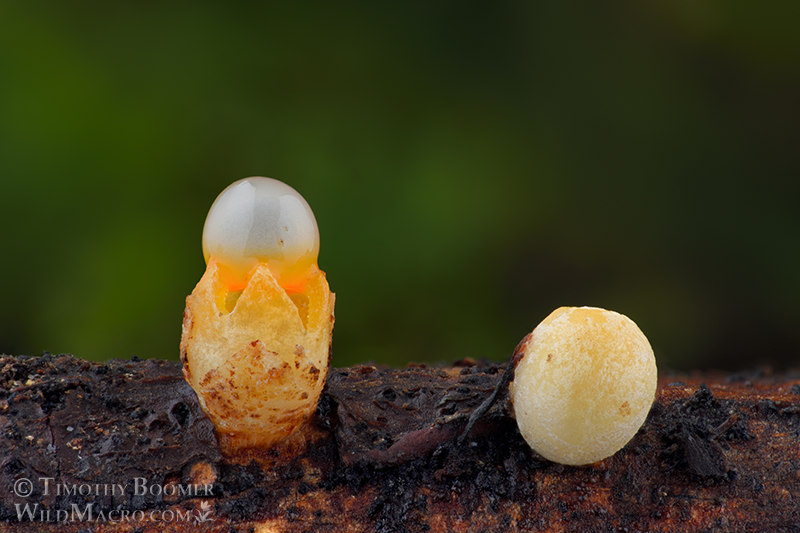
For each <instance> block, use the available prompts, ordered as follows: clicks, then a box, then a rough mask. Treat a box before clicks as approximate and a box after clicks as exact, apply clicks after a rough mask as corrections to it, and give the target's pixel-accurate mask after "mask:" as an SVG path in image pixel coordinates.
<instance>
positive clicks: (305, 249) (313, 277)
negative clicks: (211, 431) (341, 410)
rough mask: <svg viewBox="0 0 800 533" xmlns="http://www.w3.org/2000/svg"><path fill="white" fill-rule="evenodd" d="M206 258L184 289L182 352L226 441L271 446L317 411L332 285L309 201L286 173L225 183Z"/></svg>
mask: <svg viewBox="0 0 800 533" xmlns="http://www.w3.org/2000/svg"><path fill="white" fill-rule="evenodd" d="M203 252H204V255H205V258H206V262H207V268H206V271H205V273H204V274H203V277H202V278H201V279H200V281H199V282H198V284H197V286H196V287H195V288H194V290H193V291H192V294H191V295H189V296H188V297H187V298H186V310H185V312H184V319H183V335H182V337H181V360H182V361H183V373H184V376H185V377H186V380H187V381H188V382H189V384H190V385H191V386H192V388H193V389H194V390H195V392H196V393H197V397H198V399H199V401H200V405H201V406H202V408H203V410H204V411H205V412H206V414H207V415H208V417H209V418H210V419H211V421H212V422H213V423H214V426H215V427H216V430H217V436H218V438H219V440H220V445H221V447H222V448H223V451H226V452H228V453H232V452H235V451H237V450H240V449H244V448H254V447H269V446H271V445H273V444H275V443H276V442H278V441H279V440H281V439H283V438H284V437H286V436H288V435H290V434H291V433H293V432H294V431H295V430H296V429H297V428H299V427H300V426H301V425H302V424H303V423H304V422H305V421H306V420H307V419H308V418H309V417H310V416H311V414H312V413H313V412H314V410H315V409H316V405H317V400H318V399H319V395H320V392H321V391H322V387H323V385H324V382H325V376H326V374H327V370H328V362H329V357H330V346H331V335H332V331H333V306H334V294H333V293H331V291H330V288H329V287H328V282H327V280H326V277H325V273H324V272H323V271H322V270H320V269H319V267H318V266H317V254H318V252H319V233H318V231H317V223H316V220H315V219H314V214H313V213H312V211H311V208H310V207H309V206H308V204H307V203H306V201H305V200H304V199H303V197H302V196H300V194H299V193H298V192H297V191H295V190H294V189H293V188H291V187H289V186H288V185H286V184H284V183H281V182H280V181H277V180H274V179H270V178H262V177H252V178H246V179H243V180H239V181H237V182H235V183H233V184H232V185H230V186H229V187H228V188H226V189H225V190H224V191H223V192H222V193H221V194H220V195H219V197H217V199H216V201H215V202H214V204H213V205H212V207H211V210H210V211H209V213H208V217H207V219H206V223H205V227H204V228H203Z"/></svg>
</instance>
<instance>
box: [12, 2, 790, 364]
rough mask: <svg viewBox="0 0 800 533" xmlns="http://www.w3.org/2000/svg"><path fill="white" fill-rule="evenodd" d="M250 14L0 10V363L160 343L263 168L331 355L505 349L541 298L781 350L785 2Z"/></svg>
mask: <svg viewBox="0 0 800 533" xmlns="http://www.w3.org/2000/svg"><path fill="white" fill-rule="evenodd" d="M162 4H163V5H162ZM266 4H267V3H264V4H262V3H239V2H217V3H203V2H186V3H184V2H175V3H167V2H165V3H158V2H144V3H142V2H135V3H115V2H112V3H107V2H81V3H73V2H62V3H51V4H42V3H40V2H5V1H0V183H1V184H2V189H1V190H0V231H2V240H1V241H0V243H1V244H2V246H1V248H0V259H1V260H0V280H2V297H3V300H2V302H3V303H2V305H0V352H5V353H27V354H37V353H41V352H42V351H44V350H47V351H52V352H71V353H75V354H76V355H79V356H82V357H86V358H90V359H96V360H102V359H107V358H112V357H129V356H131V355H137V356H140V357H158V358H169V359H177V357H178V341H179V337H180V324H181V314H182V311H183V305H184V298H185V296H186V295H187V294H188V293H189V292H190V291H191V289H192V287H193V286H194V284H195V283H196V282H197V281H198V280H199V278H200V276H201V274H202V272H203V270H204V268H205V265H204V262H203V257H202V253H201V246H200V235H201V230H202V225H203V221H204V218H205V215H206V212H207V210H208V208H209V206H210V205H211V203H212V201H213V200H214V198H215V197H216V195H217V194H218V193H219V192H220V191H221V190H222V189H223V188H224V187H225V186H226V185H227V184H228V183H230V182H231V181H234V180H235V179H238V178H242V177H245V176H250V175H267V176H272V177H276V178H280V179H282V180H284V181H286V182H288V183H290V184H291V185H293V186H294V187H295V188H296V189H298V190H299V191H300V192H301V193H302V194H303V195H304V196H305V197H306V199H307V200H308V201H309V203H310V204H311V205H312V206H313V208H314V210H315V213H316V216H317V220H318V222H319V226H320V231H321V235H322V250H321V257H320V264H321V266H322V268H323V269H325V270H326V271H327V273H328V277H329V280H330V282H331V286H332V288H333V290H334V291H335V292H336V293H337V308H336V314H337V322H336V329H335V335H334V359H333V364H334V365H348V364H353V363H357V362H364V361H368V360H373V361H378V362H383V363H389V364H393V365H401V364H405V363H406V362H409V361H452V360H455V359H458V358H462V357H474V358H483V357H486V358H492V359H496V360H501V359H505V358H507V357H508V356H509V354H510V352H511V350H512V349H513V347H514V345H515V344H516V343H517V341H518V340H519V339H520V338H522V336H523V335H525V334H526V333H527V332H528V331H530V330H531V329H532V328H533V327H534V326H535V325H536V324H537V323H538V322H539V321H540V320H541V319H542V318H544V316H546V315H547V314H548V313H549V312H550V311H551V310H552V309H553V308H555V307H557V306H560V305H595V306H601V307H606V308H610V309H614V310H617V311H620V312H623V313H625V314H627V315H628V316H630V317H632V318H633V319H634V320H635V321H636V322H637V323H638V324H639V325H640V327H641V328H642V330H643V331H645V333H646V334H647V335H648V337H649V338H650V340H651V342H652V344H653V346H654V348H655V351H656V354H657V357H658V358H659V361H660V363H661V364H662V365H664V366H671V367H673V368H707V367H718V368H728V369H731V368H746V367H753V366H758V365H763V364H771V365H774V366H777V367H781V366H783V367H785V366H792V365H795V366H796V365H798V364H800V327H798V326H800V306H798V303H797V302H798V297H800V208H798V204H799V203H800V202H799V201H800V184H799V183H798V178H800V150H798V148H799V146H798V141H800V82H799V81H798V80H800V76H799V74H800V32H798V31H797V21H798V20H800V3H797V2H786V3H784V4H779V3H769V4H753V3H737V2H719V3H712V2H694V1H691V0H686V1H675V2H664V3H643V2H633V1H631V2H616V3H587V5H575V4H570V5H567V3H556V2H553V3H537V2H493V3H486V4H483V5H472V4H470V3H464V2H429V3H425V4H424V5H420V4H414V5H403V3H401V4H395V3H380V2H364V3H358V4H354V5H342V4H339V3H333V2H316V3H305V2H304V3H296V4H295V3H292V4H291V5H283V6H280V7H276V6H272V5H270V6H267V5H266Z"/></svg>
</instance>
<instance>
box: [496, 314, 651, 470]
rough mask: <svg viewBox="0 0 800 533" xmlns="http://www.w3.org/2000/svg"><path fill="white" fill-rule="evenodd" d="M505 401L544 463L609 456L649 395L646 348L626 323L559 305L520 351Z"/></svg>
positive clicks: (641, 415) (644, 409)
mask: <svg viewBox="0 0 800 533" xmlns="http://www.w3.org/2000/svg"><path fill="white" fill-rule="evenodd" d="M518 350H521V358H520V359H519V362H518V363H517V366H516V369H515V372H514V380H513V382H512V383H511V385H510V393H511V401H512V403H513V406H514V415H515V417H516V419H517V424H518V426H519V430H520V433H521V434H522V436H523V438H524V439H525V440H526V441H527V443H528V444H529V445H530V447H531V448H532V449H533V450H534V451H536V452H537V453H539V454H540V455H542V456H543V457H545V458H546V459H549V460H551V461H555V462H558V463H563V464H569V465H582V464H589V463H594V462H596V461H600V460H601V459H605V458H606V457H610V456H611V455H613V454H614V453H616V452H617V451H618V450H620V449H621V448H622V447H623V446H625V444H626V443H627V442H628V441H629V440H630V439H631V438H633V436H634V435H635V434H636V432H637V431H638V430H639V428H640V427H641V426H642V424H643V423H644V421H645V418H647V413H648V412H649V411H650V406H651V405H652V403H653V399H654V398H655V392H656V361H655V356H654V354H653V349H652V348H651V347H650V343H649V342H648V341H647V338H646V337H645V336H644V334H643V333H642V332H641V330H640V329H639V328H638V326H637V325H636V324H635V323H634V322H633V321H632V320H631V319H629V318H628V317H626V316H624V315H621V314H619V313H615V312H613V311H607V310H605V309H599V308H595V307H560V308H558V309H556V310H555V311H553V312H552V313H551V314H550V315H549V316H548V317H547V318H545V319H544V320H543V321H542V322H541V323H540V324H539V325H538V326H536V329H534V330H533V333H532V334H531V335H529V336H528V338H527V340H526V341H525V342H524V343H523V345H521V346H520V347H519V348H518Z"/></svg>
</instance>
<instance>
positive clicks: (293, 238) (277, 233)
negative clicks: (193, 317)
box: [203, 177, 319, 288]
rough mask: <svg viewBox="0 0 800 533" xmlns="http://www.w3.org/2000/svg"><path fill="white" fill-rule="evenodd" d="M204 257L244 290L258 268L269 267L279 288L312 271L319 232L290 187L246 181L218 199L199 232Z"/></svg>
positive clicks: (263, 180)
mask: <svg viewBox="0 0 800 533" xmlns="http://www.w3.org/2000/svg"><path fill="white" fill-rule="evenodd" d="M203 254H204V255H205V258H206V262H208V261H210V260H211V259H212V258H213V259H215V260H216V261H217V262H219V263H220V264H221V265H224V266H225V267H227V268H228V269H230V272H231V274H232V276H233V282H234V284H237V285H240V286H239V287H237V288H243V286H244V284H245V281H246V276H247V274H248V272H249V271H250V270H251V269H252V268H253V267H254V266H255V265H257V264H259V263H262V264H266V265H268V266H269V268H270V270H271V271H272V274H273V275H274V276H275V277H276V278H277V279H278V281H279V282H280V283H281V285H283V286H287V285H292V284H295V283H297V280H299V279H302V278H303V277H305V276H306V274H307V272H308V269H309V268H312V267H315V266H316V263H317V255H318V254H319V230H318V229H317V221H316V219H315V218H314V213H313V212H312V211H311V207H309V205H308V203H307V202H306V201H305V199H304V198H303V197H302V196H301V195H300V193H298V192H297V191H296V190H294V189H293V188H292V187H290V186H289V185H287V184H285V183H283V182H281V181H278V180H275V179H272V178H263V177H251V178H244V179H241V180H239V181H236V182H234V183H232V184H231V185H229V186H228V187H227V188H226V189H225V190H224V191H222V192H221V193H220V195H219V196H218V197H217V199H216V200H215V201H214V204H213V205H212V206H211V209H210V210H209V212H208V217H207V218H206V223H205V226H204V227H203Z"/></svg>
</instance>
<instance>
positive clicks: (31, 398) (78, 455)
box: [0, 355, 800, 533]
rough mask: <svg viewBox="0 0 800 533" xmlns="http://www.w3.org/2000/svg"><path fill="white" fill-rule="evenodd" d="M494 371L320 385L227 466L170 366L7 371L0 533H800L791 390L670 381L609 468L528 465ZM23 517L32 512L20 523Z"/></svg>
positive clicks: (396, 375)
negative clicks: (266, 443) (290, 421)
mask: <svg viewBox="0 0 800 533" xmlns="http://www.w3.org/2000/svg"><path fill="white" fill-rule="evenodd" d="M501 372H502V366H500V365H496V364H492V363H483V364H478V363H475V362H473V361H462V362H459V363H456V365H454V366H452V367H446V368H438V367H426V366H409V367H408V368H405V369H401V370H393V369H388V368H376V367H373V366H356V367H352V368H341V369H331V371H330V373H329V376H328V382H327V385H326V389H325V391H324V393H323V395H322V397H321V400H320V403H319V406H318V409H317V413H316V415H315V417H314V419H313V420H312V421H311V422H310V423H309V424H308V425H307V426H306V427H304V428H303V430H302V431H301V432H300V433H299V434H297V435H296V436H295V437H293V438H292V439H290V440H289V441H288V442H287V443H285V444H284V445H282V446H281V447H279V448H276V449H273V450H272V451H270V452H267V453H258V452H252V453H249V454H244V455H242V456H240V457H237V458H234V459H225V458H223V457H222V456H221V454H220V452H219V449H218V447H217V442H216V439H215V436H214V432H213V427H212V425H211V423H210V422H209V421H208V419H207V418H206V417H205V416H204V415H203V413H202V411H201V410H200V407H199V405H198V403H197V400H196V397H195V395H194V392H193V391H192V390H191V389H190V388H189V386H188V385H187V384H186V383H185V381H184V380H183V376H182V374H181V370H180V367H179V365H178V364H176V363H172V362H165V361H156V360H147V361H139V360H132V361H112V362H109V363H104V364H96V363H89V362H87V361H83V360H80V359H77V358H74V357H72V356H67V355H62V356H48V355H46V356H42V357H13V356H3V357H0V461H1V462H0V519H1V520H2V521H1V522H0V531H9V532H23V531H24V532H27V531H37V532H48V531H59V532H62V531H63V532H78V531H98V532H141V533H147V532H160V533H161V532H164V533H166V532H173V531H174V532H177V531H197V532H225V533H229V532H236V531H238V532H248V531H252V532H267V531H289V532H294V531H320V532H325V531H330V532H346V531H352V532H362V531H363V532H367V531H369V532H401V531H402V532H418V531H419V532H422V531H428V532H438V531H443V532H444V531H456V532H459V531H463V532H467V531H475V532H477V531H611V530H620V531H800V376H797V375H790V374H783V375H769V374H764V373H750V374H738V375H728V376H723V375H713V374H705V375H701V374H697V375H694V374H692V375H681V376H677V375H673V376H665V377H662V378H661V379H660V381H659V387H658V393H657V398H656V403H655V404H654V406H653V409H652V410H651V412H650V415H649V417H648V419H647V422H646V423H645V425H644V427H643V428H642V429H641V430H640V431H639V433H638V434H637V436H636V437H635V438H634V439H633V440H632V441H631V442H630V443H629V444H628V445H627V446H626V447H625V448H624V449H623V450H621V451H620V452H619V453H617V454H616V455H614V456H613V457H611V458H609V459H606V460H603V461H601V462H599V463H596V464H593V465H590V466H584V467H570V466H563V465H557V464H553V463H551V462H548V461H545V460H544V459H542V458H540V457H538V456H537V455H536V454H535V453H534V452H532V451H531V450H530V449H529V448H528V446H527V445H526V444H525V442H524V441H523V440H522V438H521V437H520V435H519V432H518V431H517V428H516V424H515V422H514V420H513V418H511V410H510V405H509V404H508V401H507V399H501V401H499V402H498V403H496V404H495V405H494V406H493V407H492V408H491V409H490V410H489V411H488V412H487V413H486V414H485V416H483V417H482V418H481V419H480V420H479V421H478V423H477V424H475V426H474V427H473V429H472V431H471V432H470V434H469V436H468V438H467V439H466V441H465V442H464V444H463V445H459V444H457V438H458V436H459V434H460V432H461V431H462V430H463V428H464V427H465V424H466V421H467V419H468V418H469V415H470V414H471V413H472V411H473V410H474V409H475V407H476V406H478V405H479V404H480V403H481V402H482V401H483V400H484V399H485V398H486V397H487V396H488V395H489V394H491V392H492V390H493V389H494V387H495V384H496V383H497V381H498V380H499V378H500V374H501ZM26 506H27V507H26Z"/></svg>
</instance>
